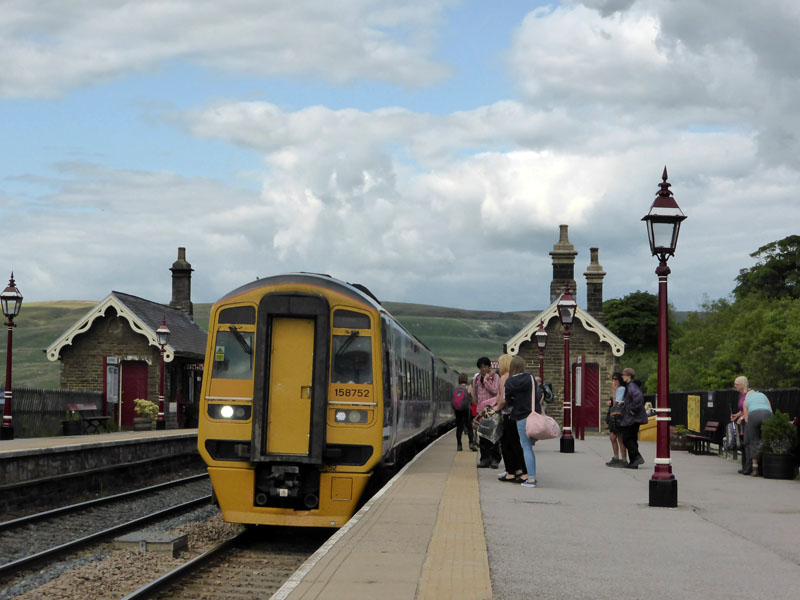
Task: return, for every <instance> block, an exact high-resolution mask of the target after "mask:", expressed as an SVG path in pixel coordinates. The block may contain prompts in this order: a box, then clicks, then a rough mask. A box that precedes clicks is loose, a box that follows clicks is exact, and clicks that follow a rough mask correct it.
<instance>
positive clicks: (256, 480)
mask: <svg viewBox="0 0 800 600" xmlns="http://www.w3.org/2000/svg"><path fill="white" fill-rule="evenodd" d="M455 377H456V373H455V372H454V371H452V370H450V369H448V368H447V366H446V365H445V364H444V363H443V362H442V361H440V360H437V359H435V358H434V357H433V356H432V355H431V353H430V351H429V350H428V349H427V348H426V347H425V346H424V345H422V344H421V343H420V342H419V341H418V340H416V339H415V338H414V337H413V336H411V335H410V334H409V333H408V332H407V331H406V330H405V329H403V328H402V326H401V325H399V323H397V321H396V320H395V319H393V318H392V317H391V315H389V314H388V313H387V312H386V311H385V310H384V309H383V308H382V307H381V305H380V303H379V302H378V301H377V300H376V299H375V298H374V297H373V296H372V295H371V294H370V293H369V291H368V290H366V289H365V288H363V287H361V286H354V285H350V284H347V283H344V282H342V281H338V280H336V279H333V278H331V277H328V276H326V275H315V274H307V273H295V274H288V275H279V276H275V277H269V278H266V279H261V280H257V281H254V282H252V283H250V284H247V285H245V286H242V287H240V288H238V289H236V290H234V291H233V292H231V293H229V294H228V295H226V296H225V297H223V298H222V299H221V300H219V301H218V302H217V303H216V304H215V305H214V307H213V309H212V312H211V317H210V321H209V337H208V348H207V352H206V363H205V371H204V376H203V390H202V403H201V408H200V418H199V431H198V447H199V450H200V453H201V455H202V456H203V459H204V460H205V461H206V464H207V465H208V471H209V475H210V477H211V482H212V484H213V487H214V493H215V495H216V498H217V500H218V502H219V505H220V509H221V511H222V515H223V518H224V519H225V520H226V521H229V522H236V523H251V524H269V525H292V526H310V527H311V526H313V527H341V526H342V525H343V524H344V523H345V522H346V521H347V520H348V519H349V518H350V517H351V516H352V514H353V512H354V511H355V509H356V506H357V504H358V502H359V499H360V497H361V495H362V493H363V492H364V489H365V487H366V485H367V482H368V480H369V477H370V474H371V473H372V471H373V469H375V467H376V466H377V465H379V464H380V463H391V462H393V461H395V459H396V457H397V456H398V454H399V453H401V452H402V451H405V450H407V449H408V448H410V447H414V446H416V445H417V444H418V443H419V442H421V441H424V440H426V439H428V438H430V437H431V436H432V435H434V434H435V433H436V432H437V431H438V430H439V429H441V428H442V427H444V426H447V425H448V424H449V422H450V421H451V420H452V411H451V409H450V397H451V396H452V388H453V385H454V381H455Z"/></svg>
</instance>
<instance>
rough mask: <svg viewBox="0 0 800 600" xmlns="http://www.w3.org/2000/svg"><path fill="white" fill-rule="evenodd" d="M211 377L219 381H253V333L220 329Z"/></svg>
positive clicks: (215, 344)
mask: <svg viewBox="0 0 800 600" xmlns="http://www.w3.org/2000/svg"><path fill="white" fill-rule="evenodd" d="M211 376H212V377H214V378H217V379H252V377H253V332H251V331H239V329H238V328H237V327H236V326H234V325H231V326H230V329H228V330H224V329H220V330H219V331H217V337H216V340H215V341H214V367H213V369H212V371H211Z"/></svg>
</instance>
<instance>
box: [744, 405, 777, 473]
mask: <svg viewBox="0 0 800 600" xmlns="http://www.w3.org/2000/svg"><path fill="white" fill-rule="evenodd" d="M743 413H744V415H743V416H744V422H745V426H744V450H745V454H746V455H747V459H748V461H749V462H746V463H745V464H746V465H747V467H745V469H744V471H742V473H743V474H744V475H753V476H754V477H755V476H757V475H758V449H759V447H760V446H761V425H762V424H763V423H764V419H767V418H769V417H770V415H772V405H771V404H770V403H769V399H768V398H767V397H766V396H765V395H764V394H762V393H761V392H755V391H753V390H750V391H749V392H747V396H745V399H744V408H743Z"/></svg>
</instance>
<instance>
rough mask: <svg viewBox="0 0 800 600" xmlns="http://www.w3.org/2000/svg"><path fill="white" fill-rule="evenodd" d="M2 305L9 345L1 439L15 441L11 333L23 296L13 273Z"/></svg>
mask: <svg viewBox="0 0 800 600" xmlns="http://www.w3.org/2000/svg"><path fill="white" fill-rule="evenodd" d="M0 304H2V308H3V314H4V315H5V316H6V319H8V322H7V323H6V327H8V345H7V346H6V393H5V405H4V408H3V425H2V435H1V437H0V439H4V440H13V439H14V423H13V420H12V416H11V400H12V395H13V394H12V391H11V351H12V343H11V342H12V337H11V332H12V331H13V330H14V327H16V326H17V325H16V323H14V317H16V316H17V315H18V314H19V309H20V308H22V294H20V292H19V289H17V286H16V285H15V284H14V272H13V271H12V272H11V279H9V281H8V287H6V289H4V290H3V293H2V294H0Z"/></svg>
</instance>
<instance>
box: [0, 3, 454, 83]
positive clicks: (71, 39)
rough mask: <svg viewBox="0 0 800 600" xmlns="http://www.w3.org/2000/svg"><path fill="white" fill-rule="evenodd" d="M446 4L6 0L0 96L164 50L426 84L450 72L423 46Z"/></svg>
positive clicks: (110, 73)
mask: <svg viewBox="0 0 800 600" xmlns="http://www.w3.org/2000/svg"><path fill="white" fill-rule="evenodd" d="M442 4H443V2H440V1H438V0H433V1H412V2H405V3H403V6H402V7H395V6H394V5H393V3H390V4H388V5H387V4H385V3H383V2H379V1H377V0H342V1H340V2H335V3H325V2H315V1H313V0H296V1H294V2H282V1H278V0H275V1H268V2H264V1H261V0H229V1H227V2H186V1H185V0H137V1H136V2H125V1H122V0H116V1H106V2H93V1H73V2H62V1H61V0H42V1H39V2H35V3H32V2H24V1H18V2H5V3H4V4H3V10H2V13H0V55H2V56H3V69H2V71H1V72H0V97H3V96H5V97H11V98H13V97H21V96H30V97H36V96H44V97H48V96H55V95H58V94H61V93H63V92H64V91H66V90H69V89H71V88H76V87H84V86H89V85H94V84H97V83H101V82H104V81H106V80H108V79H110V78H113V77H120V76H123V75H127V74H130V73H131V72H136V71H146V70H152V69H156V68H159V67H160V66H161V65H162V64H164V63H165V62H169V61H185V62H188V63H193V64H198V65H203V66H206V67H210V68H212V69H216V70H219V71H225V72H230V73H237V74H240V75H255V76H273V75H279V76H290V77H299V78H318V79H321V80H324V81H330V82H335V83H339V84H342V83H351V82H353V81H355V80H357V79H359V78H369V79H377V80H380V81H386V82H391V83H395V84H399V85H404V86H411V87H415V86H419V85H427V84H430V83H432V82H435V81H439V80H441V79H442V78H443V77H444V76H445V75H446V71H445V68H444V67H443V66H442V65H440V64H436V63H435V62H433V61H432V60H431V57H430V54H431V51H432V50H433V39H432V35H433V27H434V25H435V24H436V22H437V20H438V19H439V16H440V13H441V10H442Z"/></svg>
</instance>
